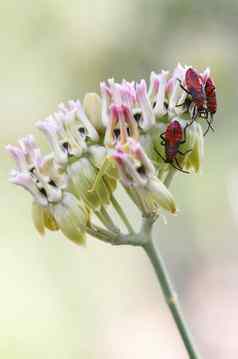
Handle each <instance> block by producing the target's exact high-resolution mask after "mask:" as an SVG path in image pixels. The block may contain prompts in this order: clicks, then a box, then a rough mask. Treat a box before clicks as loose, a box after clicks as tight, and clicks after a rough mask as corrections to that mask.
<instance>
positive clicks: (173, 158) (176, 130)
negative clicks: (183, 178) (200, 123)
mask: <svg viewBox="0 0 238 359" xmlns="http://www.w3.org/2000/svg"><path fill="white" fill-rule="evenodd" d="M190 125H191V123H188V124H187V125H186V126H185V127H184V129H183V128H182V126H181V125H180V123H179V122H178V121H176V120H175V121H173V122H171V123H170V124H169V125H168V126H167V128H166V130H165V132H164V133H162V134H161V135H160V138H161V140H162V141H161V145H163V146H165V158H164V157H163V156H162V155H161V154H160V153H159V152H158V151H156V152H157V153H158V155H159V156H160V157H161V158H162V159H163V160H164V162H165V163H170V165H171V166H172V167H174V168H176V169H177V170H179V171H181V172H184V173H190V172H188V171H184V170H183V169H182V167H181V165H180V163H179V162H178V159H177V155H178V154H180V155H182V156H185V155H186V154H187V153H189V152H191V150H188V151H186V152H182V151H180V150H179V147H180V145H182V144H184V143H185V142H186V130H187V128H188V126H190ZM174 162H175V163H176V165H175V164H174Z"/></svg>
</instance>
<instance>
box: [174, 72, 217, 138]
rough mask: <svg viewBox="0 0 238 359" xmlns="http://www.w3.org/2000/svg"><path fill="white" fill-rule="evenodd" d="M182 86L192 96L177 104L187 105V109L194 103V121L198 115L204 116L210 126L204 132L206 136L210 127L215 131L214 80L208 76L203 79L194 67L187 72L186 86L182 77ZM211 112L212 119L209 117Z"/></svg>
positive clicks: (215, 101)
mask: <svg viewBox="0 0 238 359" xmlns="http://www.w3.org/2000/svg"><path fill="white" fill-rule="evenodd" d="M178 81H179V82H180V86H181V88H182V89H183V90H184V91H185V92H186V93H187V94H188V95H190V98H186V100H185V102H184V103H182V104H180V105H177V107H179V106H186V108H187V110H189V107H190V105H191V103H192V104H193V105H194V107H193V113H192V122H193V121H195V120H196V119H197V117H201V118H204V119H205V120H206V121H207V124H208V128H207V130H206V131H205V133H204V136H205V135H206V134H207V132H208V131H209V129H212V130H213V131H214V128H213V127H212V122H213V115H214V114H215V113H216V110H217V99H216V87H215V84H214V82H213V80H212V79H211V78H210V77H208V78H207V79H206V80H203V78H202V76H201V75H200V74H199V73H198V72H197V71H196V70H194V69H193V68H189V69H188V70H187V71H186V74H185V86H186V87H185V86H183V84H182V82H181V80H180V79H178ZM209 114H210V118H211V120H209V119H208V117H209Z"/></svg>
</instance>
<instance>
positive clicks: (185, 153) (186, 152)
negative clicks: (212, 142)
mask: <svg viewBox="0 0 238 359" xmlns="http://www.w3.org/2000/svg"><path fill="white" fill-rule="evenodd" d="M190 152H192V150H187V151H185V152H182V151H178V153H179V154H180V155H182V156H186V155H187V154H188V153H190Z"/></svg>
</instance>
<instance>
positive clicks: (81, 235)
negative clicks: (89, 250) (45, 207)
mask: <svg viewBox="0 0 238 359" xmlns="http://www.w3.org/2000/svg"><path fill="white" fill-rule="evenodd" d="M50 211H51V213H52V215H53V217H54V218H55V220H56V222H57V225H58V226H59V228H60V230H61V231H62V232H63V234H64V235H65V236H66V237H67V238H68V239H70V240H71V241H73V242H75V243H76V244H84V243H85V231H86V227H87V224H88V222H89V212H88V210H87V209H86V207H85V205H84V204H83V202H82V201H79V200H78V199H77V198H76V197H74V195H73V194H71V193H67V192H65V193H64V196H63V199H62V201H61V202H59V203H56V204H54V205H51V206H50Z"/></svg>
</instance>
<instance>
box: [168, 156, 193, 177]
mask: <svg viewBox="0 0 238 359" xmlns="http://www.w3.org/2000/svg"><path fill="white" fill-rule="evenodd" d="M175 162H176V165H177V166H178V168H177V167H176V166H175V165H174V164H173V163H171V165H172V166H173V167H174V168H176V169H177V170H179V171H181V172H183V173H186V174H189V175H190V174H191V173H190V172H188V171H185V170H183V169H182V167H181V166H180V164H179V162H178V160H177V158H176V157H175Z"/></svg>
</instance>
